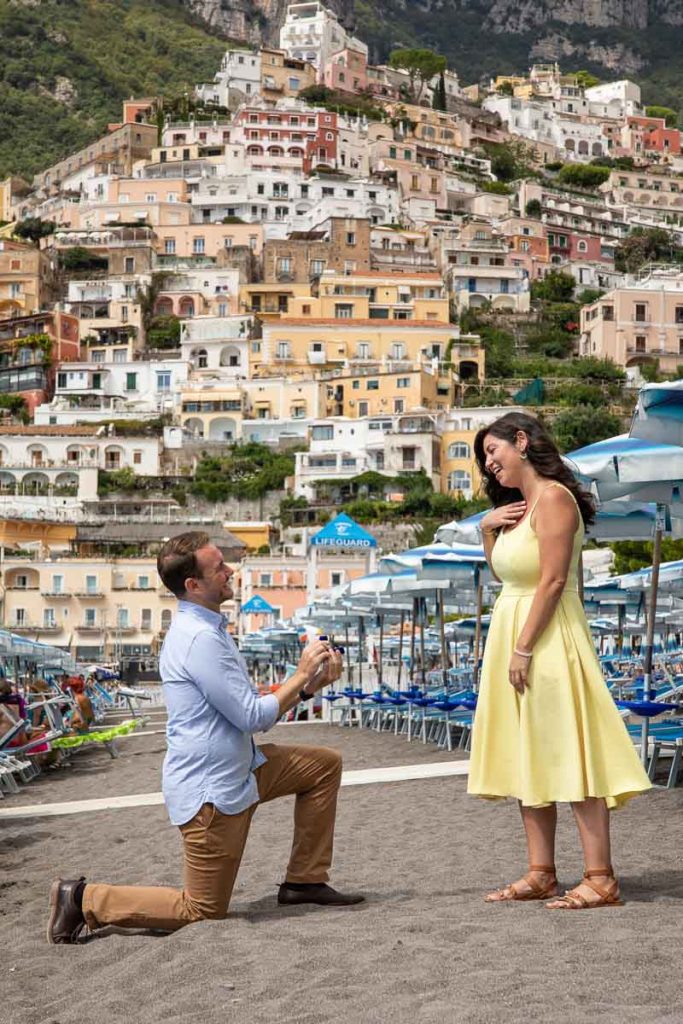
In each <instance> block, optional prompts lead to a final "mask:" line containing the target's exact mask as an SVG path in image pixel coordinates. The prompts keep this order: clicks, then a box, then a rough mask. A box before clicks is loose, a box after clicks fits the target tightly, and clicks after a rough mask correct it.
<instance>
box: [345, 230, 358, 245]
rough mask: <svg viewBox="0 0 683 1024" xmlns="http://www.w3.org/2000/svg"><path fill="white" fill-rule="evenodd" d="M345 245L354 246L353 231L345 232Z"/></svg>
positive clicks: (354, 237)
mask: <svg viewBox="0 0 683 1024" xmlns="http://www.w3.org/2000/svg"><path fill="white" fill-rule="evenodd" d="M346 244H347V245H355V244H356V232H355V231H347V232H346Z"/></svg>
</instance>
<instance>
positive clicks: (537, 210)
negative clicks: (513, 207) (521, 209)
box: [525, 199, 543, 217]
mask: <svg viewBox="0 0 683 1024" xmlns="http://www.w3.org/2000/svg"><path fill="white" fill-rule="evenodd" d="M542 210H543V208H542V206H541V200H540V199H530V200H529V202H528V203H527V204H526V210H525V213H526V215H527V217H540V216H541V213H542Z"/></svg>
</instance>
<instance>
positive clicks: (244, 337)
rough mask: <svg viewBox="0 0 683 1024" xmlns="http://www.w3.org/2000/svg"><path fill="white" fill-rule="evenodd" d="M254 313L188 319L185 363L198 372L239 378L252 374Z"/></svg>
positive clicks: (184, 335) (182, 342)
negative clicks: (250, 314)
mask: <svg viewBox="0 0 683 1024" xmlns="http://www.w3.org/2000/svg"><path fill="white" fill-rule="evenodd" d="M253 326H254V318H253V317H251V316H243V315H240V316H229V317H216V316H199V317H194V318H193V319H191V320H185V321H184V322H183V324H182V328H181V336H180V350H181V358H182V360H183V364H184V365H185V364H189V365H190V366H191V367H192V370H193V374H194V376H195V377H196V376H200V377H209V376H218V377H225V378H237V377H248V376H249V346H250V344H251V332H252V329H253Z"/></svg>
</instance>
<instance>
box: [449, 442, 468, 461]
mask: <svg viewBox="0 0 683 1024" xmlns="http://www.w3.org/2000/svg"><path fill="white" fill-rule="evenodd" d="M448 458H449V459H469V458H470V446H469V445H468V443H467V441H454V442H453V444H451V445H449V446H448Z"/></svg>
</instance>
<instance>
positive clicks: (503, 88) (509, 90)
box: [496, 82, 515, 96]
mask: <svg viewBox="0 0 683 1024" xmlns="http://www.w3.org/2000/svg"><path fill="white" fill-rule="evenodd" d="M496 92H497V93H498V95H499V96H514V95H515V90H514V86H513V84H512V82H501V83H500V85H498V86H497V87H496Z"/></svg>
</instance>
